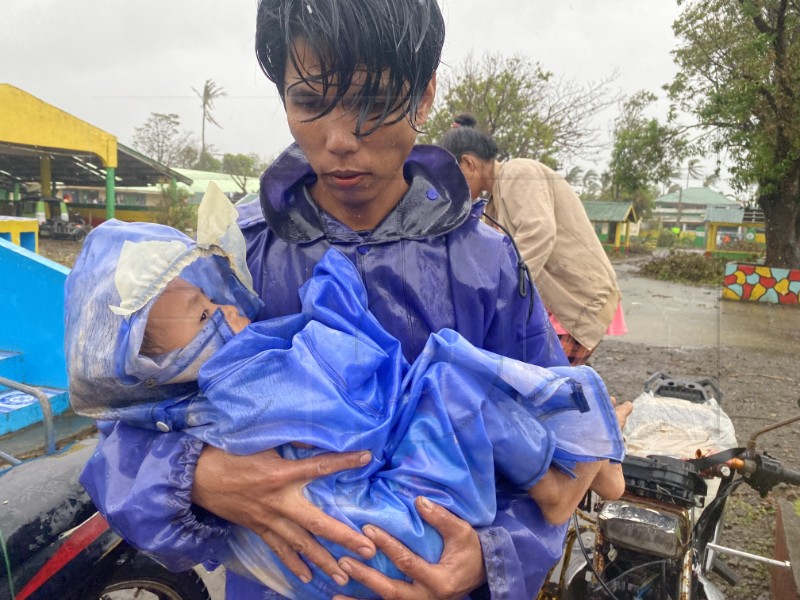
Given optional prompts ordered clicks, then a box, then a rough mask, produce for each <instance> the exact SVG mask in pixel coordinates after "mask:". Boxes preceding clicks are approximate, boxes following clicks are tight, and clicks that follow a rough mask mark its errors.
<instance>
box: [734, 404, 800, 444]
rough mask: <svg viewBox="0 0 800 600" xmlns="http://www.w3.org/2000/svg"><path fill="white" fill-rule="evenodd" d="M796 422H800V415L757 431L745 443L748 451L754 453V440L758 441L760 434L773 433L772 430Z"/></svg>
mask: <svg viewBox="0 0 800 600" xmlns="http://www.w3.org/2000/svg"><path fill="white" fill-rule="evenodd" d="M798 404H800V401H798ZM797 421H800V415H795V416H793V417H789V418H788V419H784V420H783V421H778V422H777V423H773V424H772V425H767V426H766V427H764V428H763V429H759V430H758V431H756V432H755V433H753V434H752V435H751V436H750V440H749V441H748V442H747V449H748V450H749V451H754V450H755V449H756V439H758V436H760V435H761V434H762V433H767V432H768V431H773V430H774V429H778V428H779V427H784V426H785V425H791V424H792V423H795V422H797Z"/></svg>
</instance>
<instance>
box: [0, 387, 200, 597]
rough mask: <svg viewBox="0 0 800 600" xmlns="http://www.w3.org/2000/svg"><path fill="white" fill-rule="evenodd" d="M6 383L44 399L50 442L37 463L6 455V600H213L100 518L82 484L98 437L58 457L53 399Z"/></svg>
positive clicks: (2, 536) (191, 575) (196, 580)
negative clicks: (124, 538) (138, 548)
mask: <svg viewBox="0 0 800 600" xmlns="http://www.w3.org/2000/svg"><path fill="white" fill-rule="evenodd" d="M0 383H2V384H3V385H5V386H6V387H16V388H18V389H20V390H21V391H23V392H25V393H30V394H32V395H34V396H36V397H37V399H39V402H40V404H41V405H42V412H43V415H44V420H43V424H44V430H45V438H46V444H45V448H46V453H45V455H43V456H40V457H38V458H31V459H28V460H20V459H18V458H17V457H15V456H12V455H10V454H7V453H5V452H2V451H0V554H1V555H2V557H1V558H2V560H0V600H45V599H47V600H51V599H52V598H60V599H63V600H95V599H97V600H114V599H117V598H119V599H122V598H133V597H135V598H139V599H141V600H144V599H158V600H210V596H209V593H208V590H207V589H206V586H205V584H204V583H203V581H202V580H201V579H200V577H199V576H198V575H197V573H196V572H195V571H187V572H184V573H172V572H170V571H168V570H167V569H165V568H164V567H162V566H161V565H160V564H158V563H157V562H155V561H154V560H152V559H150V558H148V557H147V556H145V555H144V554H141V553H139V552H138V551H136V550H135V549H134V548H132V547H131V546H129V545H128V544H127V543H125V541H124V540H123V539H122V538H120V537H119V536H118V535H117V534H116V533H114V532H113V531H112V530H111V528H110V527H109V525H108V523H107V522H106V521H105V519H103V517H102V516H101V515H100V514H99V513H98V512H97V510H96V509H95V507H94V505H93V504H92V501H91V499H90V498H89V495H88V494H87V493H86V491H85V490H84V489H83V487H82V486H81V484H80V483H79V481H78V476H79V475H80V473H81V471H82V470H83V465H84V464H85V463H86V461H87V460H88V458H89V456H91V454H92V452H93V451H94V447H95V446H96V444H97V439H96V438H89V439H83V440H79V441H77V442H74V443H72V444H71V445H69V446H67V447H65V448H63V449H61V450H60V451H58V452H56V451H55V436H54V431H53V423H52V415H51V411H50V410H49V405H48V400H47V397H46V396H45V395H44V394H42V393H40V392H38V390H36V389H35V388H31V387H29V386H23V385H21V384H16V383H14V382H10V381H8V380H5V379H4V380H2V382H0ZM22 388H24V389H22ZM4 463H5V465H4Z"/></svg>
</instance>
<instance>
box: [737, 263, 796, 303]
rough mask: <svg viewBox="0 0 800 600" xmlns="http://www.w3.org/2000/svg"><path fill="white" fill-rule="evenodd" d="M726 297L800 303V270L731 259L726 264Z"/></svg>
mask: <svg viewBox="0 0 800 600" xmlns="http://www.w3.org/2000/svg"><path fill="white" fill-rule="evenodd" d="M722 297H723V298H727V299H728V300H751V301H758V302H771V303H773V304H800V269H777V268H775V269H773V268H772V267H763V266H757V265H748V264H741V263H735V262H730V263H728V264H727V265H725V280H724V284H723V287H722Z"/></svg>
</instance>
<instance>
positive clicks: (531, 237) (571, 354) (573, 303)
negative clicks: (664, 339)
mask: <svg viewBox="0 0 800 600" xmlns="http://www.w3.org/2000/svg"><path fill="white" fill-rule="evenodd" d="M474 125H475V119H474V118H473V117H472V116H470V115H459V116H458V117H456V120H455V123H454V126H453V128H452V129H450V130H449V131H448V132H447V133H445V134H444V135H443V136H442V139H441V140H440V141H439V145H440V146H441V147H442V148H444V149H445V150H447V151H449V152H450V153H451V154H453V155H454V156H455V158H456V160H457V161H458V164H459V166H460V167H461V171H462V172H463V173H464V176H465V177H466V179H467V182H468V183H469V187H470V192H471V194H472V197H473V198H478V197H480V196H485V195H486V194H488V198H489V201H488V203H487V205H486V209H485V215H486V216H487V217H489V220H490V221H493V222H496V223H497V224H498V225H499V226H500V228H501V229H504V230H505V231H506V232H507V233H508V234H509V235H510V236H511V238H512V239H513V240H514V242H515V243H516V245H517V247H518V248H519V252H520V254H521V257H522V259H523V260H524V261H525V264H526V265H527V267H528V269H529V271H530V275H531V278H532V279H533V281H534V282H535V283H536V287H537V288H538V290H539V294H540V295H541V297H542V300H543V301H544V303H545V306H546V307H547V309H548V310H549V311H550V313H551V314H552V316H554V317H555V322H554V325H555V326H556V331H557V332H558V333H559V334H560V335H559V337H560V338H561V343H562V346H563V347H564V351H565V352H566V354H567V357H568V358H569V360H570V363H571V364H573V365H575V364H583V363H585V362H586V360H587V359H588V358H589V356H590V355H591V353H592V352H593V351H594V349H595V348H596V347H597V345H598V344H599V343H600V340H601V339H602V338H603V335H604V334H605V333H606V331H607V330H608V329H609V326H610V325H611V324H612V322H614V324H615V329H617V331H620V329H621V332H624V317H623V314H622V307H621V298H622V295H621V293H620V290H619V286H618V285H617V277H616V274H615V273H614V268H613V267H612V266H611V262H610V261H609V260H608V257H607V256H606V253H605V251H604V250H603V247H602V245H601V244H600V240H599V239H598V237H597V235H596V233H595V231H594V227H593V226H592V223H591V222H590V221H589V218H588V217H587V216H586V211H585V210H584V208H583V204H582V203H581V201H580V198H578V195H577V194H576V193H575V192H574V191H573V189H572V188H571V187H570V185H569V184H568V183H567V182H566V180H565V179H564V178H563V177H562V176H561V175H559V174H558V173H556V172H555V171H553V170H552V169H550V168H549V167H547V166H545V165H543V164H541V163H539V162H537V161H535V160H531V159H527V158H513V159H511V160H508V161H506V162H503V163H501V162H498V161H497V154H498V148H497V144H496V143H495V142H494V140H493V139H492V138H491V136H489V135H487V134H485V133H483V132H481V131H479V130H478V129H476V128H475V127H474ZM559 326H560V327H559Z"/></svg>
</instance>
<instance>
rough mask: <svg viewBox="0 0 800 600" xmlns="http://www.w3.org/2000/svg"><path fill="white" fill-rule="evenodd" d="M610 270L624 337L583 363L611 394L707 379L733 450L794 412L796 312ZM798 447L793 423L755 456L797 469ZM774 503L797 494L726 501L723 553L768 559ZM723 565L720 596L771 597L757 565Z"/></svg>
mask: <svg viewBox="0 0 800 600" xmlns="http://www.w3.org/2000/svg"><path fill="white" fill-rule="evenodd" d="M615 269H616V270H617V273H618V278H619V282H620V287H621V289H622V291H623V306H624V308H625V317H626V320H627V324H628V328H629V333H628V334H626V335H624V336H620V337H616V338H613V337H611V338H606V339H605V340H604V341H603V342H602V343H601V345H600V347H599V348H598V350H597V351H596V352H595V354H594V356H593V357H592V359H591V361H590V362H591V365H592V366H593V367H594V368H595V369H597V371H598V372H599V373H600V374H601V375H602V376H603V379H604V381H605V382H606V385H607V386H608V388H609V391H610V392H611V393H612V394H613V395H616V396H617V397H618V398H621V399H632V398H635V397H636V396H637V395H638V394H639V393H640V392H641V389H642V384H643V383H644V381H646V380H647V378H649V377H650V376H651V375H652V374H654V373H655V372H658V371H660V372H664V373H668V374H670V375H673V376H675V377H686V378H691V379H698V378H704V377H713V378H714V379H715V380H716V381H717V382H718V383H719V386H720V388H721V389H722V391H723V394H724V395H723V399H722V407H723V408H724V410H725V411H726V412H727V413H728V414H729V416H730V417H731V419H732V420H733V423H734V426H735V427H736V432H737V437H738V439H739V442H740V443H741V444H744V443H745V442H747V440H748V438H749V437H750V434H751V433H752V432H754V431H756V430H757V429H760V428H761V427H763V426H765V425H766V424H768V423H772V422H775V421H778V420H781V419H784V418H787V417H789V416H791V415H794V414H797V413H800V409H798V406H797V402H798V396H800V307H787V306H773V305H766V304H760V303H748V302H732V301H728V300H724V301H723V300H721V299H720V298H719V294H720V290H719V289H718V288H710V287H693V286H686V285H679V284H673V283H669V282H662V281H655V280H651V279H645V278H642V277H639V276H637V275H636V274H635V272H636V270H637V269H638V265H637V264H636V263H635V262H625V263H616V264H615ZM798 440H800V425H798V424H794V425H790V426H787V427H784V428H782V429H779V430H777V431H775V432H771V433H769V434H765V435H764V436H762V437H761V438H759V450H767V451H769V453H770V454H771V455H772V456H774V457H776V458H777V459H779V460H780V461H781V462H782V463H783V464H784V466H786V467H791V468H793V469H800V449H799V448H798ZM776 497H783V498H787V499H789V500H797V498H798V497H799V495H798V493H797V491H796V490H794V489H790V488H786V487H779V488H776V489H775V490H774V492H773V494H771V495H770V496H768V497H767V498H763V499H762V498H760V497H759V496H758V495H757V494H756V493H755V492H753V491H752V490H750V489H749V488H747V487H745V486H742V487H741V488H740V489H739V490H738V491H737V492H736V493H735V495H734V496H732V498H731V500H730V501H729V503H728V511H727V514H726V517H725V519H726V520H725V530H724V534H723V539H722V543H723V545H727V546H729V547H733V548H737V549H740V550H744V551H746V552H751V553H755V554H760V555H762V556H771V555H772V552H773V544H774V536H775V532H774V527H775V508H776V502H775V498H776ZM725 562H726V564H727V565H728V566H730V567H732V568H733V569H734V570H735V572H736V573H738V574H739V576H740V581H739V583H738V584H737V585H736V586H726V585H724V584H723V582H722V581H721V580H719V579H717V578H715V579H714V581H715V583H716V584H717V585H720V586H721V587H723V589H724V590H725V593H726V595H727V597H728V598H730V599H735V600H766V599H769V598H771V596H770V593H769V570H768V568H767V567H765V566H763V565H761V564H758V563H754V562H752V561H748V560H745V559H737V558H725ZM776 600H781V599H776Z"/></svg>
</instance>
